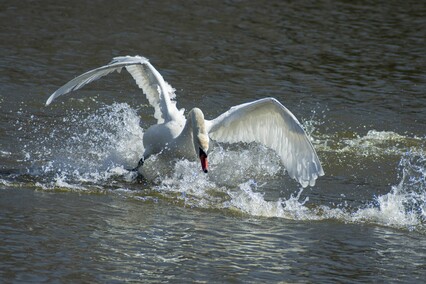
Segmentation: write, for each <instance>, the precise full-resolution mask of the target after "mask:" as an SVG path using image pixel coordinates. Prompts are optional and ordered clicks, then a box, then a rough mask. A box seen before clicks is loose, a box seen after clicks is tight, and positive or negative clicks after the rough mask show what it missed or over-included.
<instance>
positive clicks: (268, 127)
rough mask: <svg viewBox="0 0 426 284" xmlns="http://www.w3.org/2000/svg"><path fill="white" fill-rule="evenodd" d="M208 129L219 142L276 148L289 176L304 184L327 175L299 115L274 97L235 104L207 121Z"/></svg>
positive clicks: (310, 183) (312, 183)
mask: <svg viewBox="0 0 426 284" xmlns="http://www.w3.org/2000/svg"><path fill="white" fill-rule="evenodd" d="M206 126H207V131H208V132H209V135H210V137H211V138H212V139H214V140H216V141H219V142H227V143H236V142H247V143H249V142H258V143H261V144H263V145H265V146H267V147H269V148H271V149H273V150H275V151H276V152H277V153H278V155H279V156H280V158H281V161H282V163H283V165H284V167H285V168H286V170H287V172H288V174H289V176H290V177H292V178H294V179H296V180H297V181H298V182H299V183H300V184H301V185H302V186H303V187H306V186H308V185H310V186H314V185H315V180H316V179H317V178H318V176H322V175H324V171H323V169H322V166H321V163H320V161H319V159H318V156H317V154H316V152H315V149H314V147H313V146H312V143H311V142H310V140H309V138H308V136H307V135H306V133H305V131H304V130H303V128H302V125H301V124H300V123H299V121H298V120H297V118H296V117H295V116H294V115H293V114H292V113H291V112H290V111H289V110H288V109H287V108H286V107H285V106H283V105H282V104H281V103H280V102H278V101H277V100H276V99H274V98H264V99H260V100H257V101H254V102H250V103H246V104H241V105H238V106H234V107H232V108H231V109H229V110H228V111H227V112H225V113H223V114H222V115H220V116H218V117H217V118H215V119H213V120H211V121H206Z"/></svg>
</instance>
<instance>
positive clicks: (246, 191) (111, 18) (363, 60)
mask: <svg viewBox="0 0 426 284" xmlns="http://www.w3.org/2000/svg"><path fill="white" fill-rule="evenodd" d="M425 15H426V5H425V4H423V3H422V2H421V1H420V2H419V1H404V2H400V1H383V2H381V1H356V2H353V1H324V2H318V1H312V2H310V1H294V2H293V1H225V2H223V3H219V2H214V1H211V3H209V2H203V3H198V2H191V1H186V2H184V3H180V4H178V3H175V2H174V1H170V3H169V2H168V1H162V2H161V4H160V3H159V2H158V1H150V2H146V1H120V2H117V3H115V2H112V3H110V1H92V2H90V3H89V2H86V1H73V2H72V3H71V2H70V3H66V2H61V1H59V2H58V1H37V2H32V1H3V2H2V3H1V4H0V23H1V24H2V29H1V30H0V37H1V41H0V52H1V55H2V56H1V57H0V95H1V96H0V279H1V280H3V281H5V282H51V281H60V282H66V281H69V282H102V283H103V282H128V281H139V282H156V283H157V282H172V283H176V282H182V281H185V282H237V283H240V282H243V283H249V282H252V283H259V282H266V281H268V282H284V283H285V282H289V283H297V282H413V283H418V282H419V280H422V279H424V278H425V277H426V272H425V271H426V264H425V258H426V249H425V248H426V242H425V238H424V237H425V234H426V154H425V149H426V135H425V129H426V115H425V113H424V109H425V107H426V95H425V90H426V74H425V71H424V66H426V55H425V46H426V43H425V38H426V30H425V29H424V27H425V26H426V20H425V19H426V18H425ZM137 54H138V55H143V56H146V57H148V58H149V59H150V60H151V63H152V64H153V65H154V66H155V67H156V68H157V69H158V70H159V71H160V73H161V74H162V75H163V76H164V78H165V80H166V81H168V82H169V83H170V84H171V85H172V86H173V87H174V88H176V95H177V101H178V106H179V107H184V108H185V109H187V110H189V109H191V108H192V107H195V106H197V107H200V108H202V109H203V110H204V112H205V115H206V117H207V118H214V117H216V116H217V115H219V114H221V113H222V112H224V111H226V110H227V109H228V108H229V107H231V106H233V105H236V104H240V103H244V102H248V101H252V100H255V99H259V98H262V97H266V96H273V97H275V98H277V99H278V100H279V101H281V102H282V103H283V104H284V105H286V106H287V107H288V108H289V109H290V110H291V111H292V112H293V113H294V114H295V115H296V116H297V117H298V118H299V120H300V121H301V122H302V124H303V126H304V127H305V129H306V131H307V132H308V134H309V136H310V137H311V139H312V142H313V144H314V146H315V148H316V149H317V152H318V155H319V157H320V159H321V161H322V163H323V167H324V171H325V173H326V175H325V176H324V177H321V178H319V179H318V181H317V183H316V185H315V186H314V187H311V188H306V189H302V188H301V187H300V186H299V185H298V184H296V182H295V181H294V180H292V179H290V178H289V177H288V176H286V175H285V173H284V172H283V168H282V166H281V164H280V163H279V161H278V160H277V157H276V156H275V154H274V153H273V152H272V151H270V150H268V149H265V148H263V147H260V146H259V145H255V144H249V145H243V144H239V145H223V144H219V143H213V144H214V145H213V148H212V149H211V153H210V164H211V165H210V167H211V170H210V172H209V174H208V175H205V174H204V173H202V172H201V171H200V169H199V165H198V163H197V162H193V161H188V160H174V161H163V160H161V159H160V158H158V157H153V158H152V159H150V160H148V161H146V164H145V165H144V171H145V172H144V174H145V177H146V179H143V180H141V179H138V178H136V177H135V176H134V174H132V173H129V172H128V171H127V170H126V169H128V168H132V167H134V166H135V165H136V164H137V161H138V160H139V158H140V156H141V153H142V151H143V145H142V138H143V133H144V129H146V128H147V127H148V126H149V125H151V124H152V123H154V119H153V118H152V109H151V108H150V107H149V105H148V103H147V101H146V100H145V98H144V97H143V95H142V93H141V91H140V90H139V89H138V88H137V86H136V85H135V84H134V82H133V80H132V79H131V77H130V76H129V75H128V74H127V73H126V72H122V73H121V74H112V75H110V76H108V77H106V78H103V79H101V80H99V81H97V82H95V83H93V84H91V85H90V86H87V87H85V88H84V89H83V90H81V91H78V92H76V93H75V94H71V95H68V96H64V97H61V98H60V99H58V101H56V102H55V103H54V104H52V105H51V106H49V107H45V106H44V103H45V101H46V99H47V98H48V96H49V95H50V94H51V93H52V92H53V91H54V90H56V89H57V88H58V87H60V86H61V85H63V84H64V83H66V82H67V81H68V80H70V79H72V78H74V77H75V76H77V75H79V74H81V73H83V72H85V71H87V70H89V69H92V68H95V67H98V66H101V65H104V64H106V63H108V62H109V61H110V59H111V58H112V57H114V56H119V55H137Z"/></svg>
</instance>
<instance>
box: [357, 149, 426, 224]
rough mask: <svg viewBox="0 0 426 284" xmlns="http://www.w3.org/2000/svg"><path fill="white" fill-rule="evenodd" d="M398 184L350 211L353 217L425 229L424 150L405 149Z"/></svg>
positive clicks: (425, 164)
mask: <svg viewBox="0 0 426 284" xmlns="http://www.w3.org/2000/svg"><path fill="white" fill-rule="evenodd" d="M399 168H400V171H401V177H400V182H399V184H397V185H395V186H392V188H391V191H390V192H389V193H387V194H385V195H381V196H377V197H375V200H374V201H373V202H372V203H371V204H370V205H369V206H367V207H366V208H363V209H359V210H358V211H356V212H355V213H354V214H353V215H352V219H353V220H354V221H359V222H365V221H366V222H373V223H377V224H380V225H385V226H391V227H396V228H404V229H408V230H416V229H418V230H419V231H425V229H426V228H425V225H426V158H425V155H424V154H420V155H417V154H413V153H412V152H408V153H406V154H405V155H404V156H403V157H402V159H401V161H400V163H399Z"/></svg>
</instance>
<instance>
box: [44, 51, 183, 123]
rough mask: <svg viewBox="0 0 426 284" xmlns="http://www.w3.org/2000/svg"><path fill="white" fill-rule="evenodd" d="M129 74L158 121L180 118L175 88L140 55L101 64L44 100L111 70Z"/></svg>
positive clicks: (77, 86)
mask: <svg viewBox="0 0 426 284" xmlns="http://www.w3.org/2000/svg"><path fill="white" fill-rule="evenodd" d="M123 67H124V68H126V70H127V71H128V72H129V73H130V75H132V77H133V79H135V81H136V84H137V85H138V86H139V87H140V88H141V89H142V91H143V92H144V94H145V95H146V98H147V99H148V101H149V103H150V104H151V105H152V106H153V107H154V117H155V118H156V119H157V122H158V123H163V122H165V121H170V120H172V119H174V118H176V117H177V116H178V117H179V118H183V110H180V111H178V109H177V108H176V102H175V101H174V99H175V97H176V96H175V93H174V89H173V88H172V87H171V86H170V85H169V84H168V83H167V82H166V81H164V79H163V77H162V76H161V74H160V73H159V72H158V71H157V70H156V69H155V68H154V66H152V65H151V63H149V61H148V59H146V58H145V57H142V56H120V57H115V58H113V60H112V61H111V62H110V63H109V64H107V65H105V66H102V67H99V68H96V69H93V70H90V71H88V72H86V73H84V74H82V75H80V76H78V77H76V78H74V79H72V80H71V81H69V82H68V83H66V84H65V85H63V86H62V87H61V88H59V89H58V90H56V91H55V92H54V93H53V94H52V95H51V96H50V97H49V99H48V100H47V101H46V105H49V104H50V103H52V101H53V100H54V99H56V98H57V97H59V96H61V95H64V94H67V93H69V92H71V91H75V90H78V89H80V88H82V87H83V86H85V85H86V84H89V83H90V82H93V81H95V80H97V79H99V78H101V77H104V76H106V75H108V74H110V73H112V72H114V71H117V72H121V70H122V68H123Z"/></svg>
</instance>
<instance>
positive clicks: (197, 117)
mask: <svg viewBox="0 0 426 284" xmlns="http://www.w3.org/2000/svg"><path fill="white" fill-rule="evenodd" d="M122 68H125V69H126V70H127V71H128V72H129V73H130V75H131V76H132V77H133V78H134V79H135V81H136V83H137V85H138V86H139V87H140V88H141V89H142V90H143V92H144V94H145V95H146V98H147V99H148V101H149V103H150V104H151V106H153V107H154V117H155V118H156V119H157V124H154V125H152V126H151V127H149V128H148V129H147V130H146V131H145V134H144V137H143V145H144V148H145V150H144V153H143V157H142V159H141V161H143V160H145V159H148V158H149V157H150V156H151V155H153V154H158V153H160V152H161V153H163V154H166V155H171V156H172V157H184V158H189V159H192V158H194V157H198V158H200V161H201V167H202V170H203V171H204V172H207V171H208V162H207V154H208V150H209V141H210V139H214V140H216V141H218V142H225V143H237V142H247V143H249V142H257V143H260V144H263V145H265V146H267V147H269V148H271V149H273V150H275V151H276V153H277V154H278V156H279V157H280V158H281V162H282V164H283V165H284V167H285V169H286V170H287V173H288V174H289V176H290V177H292V178H294V179H296V180H297V181H298V182H299V183H300V184H301V185H302V186H303V187H306V186H308V185H310V186H313V185H315V181H316V179H317V178H318V177H319V176H322V175H324V171H323V169H322V166H321V163H320V161H319V159H318V156H317V154H316V152H315V149H314V147H313V146H312V144H311V142H310V140H309V138H308V137H307V135H306V133H305V131H304V130H303V127H302V126H301V124H300V123H299V121H298V120H297V118H296V117H295V116H294V115H293V114H292V113H291V112H290V111H289V110H288V109H287V108H286V107H285V106H283V105H282V104H281V103H280V102H279V101H277V100H276V99H274V98H263V99H260V100H257V101H254V102H249V103H245V104H240V105H237V106H234V107H231V108H230V109H229V110H228V111H226V112H224V113H223V114H221V115H219V116H218V117H217V118H215V119H212V120H206V119H205V118H204V114H203V112H202V111H201V110H200V109H199V108H194V109H192V110H191V111H190V112H189V113H188V115H187V117H186V118H185V116H184V109H180V110H179V109H178V108H177V107H176V101H175V100H174V99H175V93H174V89H173V88H172V87H171V86H170V85H169V84H168V83H167V82H166V81H164V79H163V77H162V76H161V74H160V73H159V72H158V71H157V70H156V69H155V68H154V67H153V66H152V65H151V63H150V62H149V61H148V59H146V58H145V57H141V56H121V57H115V58H114V59H113V60H112V61H111V62H110V63H109V64H107V65H105V66H102V67H99V68H96V69H93V70H91V71H88V72H86V73H84V74H82V75H80V76H78V77H76V78H74V79H73V80H71V81H69V82H68V83H66V84H65V85H63V86H62V87H61V88H59V89H58V90H56V91H55V92H54V93H53V94H52V95H51V96H50V97H49V98H48V100H47V102H46V105H49V104H50V103H51V102H52V101H53V100H54V99H56V98H57V97H59V96H61V95H64V94H66V93H69V92H71V91H73V90H78V89H80V88H82V87H83V86H84V85H86V84H88V83H90V82H92V81H94V80H97V79H99V78H101V77H103V76H106V75H108V74H110V73H112V72H114V71H118V72H121V70H122ZM140 164H142V163H140Z"/></svg>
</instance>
